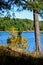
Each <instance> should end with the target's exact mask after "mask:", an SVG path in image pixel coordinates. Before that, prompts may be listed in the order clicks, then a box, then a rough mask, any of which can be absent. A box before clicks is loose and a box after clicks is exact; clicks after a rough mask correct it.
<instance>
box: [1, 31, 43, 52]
mask: <svg viewBox="0 0 43 65" xmlns="http://www.w3.org/2000/svg"><path fill="white" fill-rule="evenodd" d="M21 36H22V37H24V38H26V39H27V44H28V48H27V49H26V51H31V52H32V51H35V36H34V32H23V33H22V35H21ZM8 37H11V36H10V35H9V33H8V32H0V45H7V39H8ZM40 41H41V47H42V52H43V36H40Z"/></svg>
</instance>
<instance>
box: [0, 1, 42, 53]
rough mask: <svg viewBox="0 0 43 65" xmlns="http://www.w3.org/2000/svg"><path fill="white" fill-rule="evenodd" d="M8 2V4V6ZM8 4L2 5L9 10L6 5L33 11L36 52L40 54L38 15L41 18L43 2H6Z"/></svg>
mask: <svg viewBox="0 0 43 65" xmlns="http://www.w3.org/2000/svg"><path fill="white" fill-rule="evenodd" d="M0 2H1V1H0ZM9 2H10V4H8V3H9ZM8 3H7V4H5V3H4V4H3V5H4V6H6V5H7V6H6V8H9V7H8V5H11V4H16V5H17V6H18V7H20V6H21V7H22V9H28V10H30V11H33V16H34V31H35V42H36V51H38V52H41V45H40V33H39V22H38V14H40V15H42V16H43V14H42V13H43V0H8ZM1 6H2V2H1ZM0 9H1V7H0Z"/></svg>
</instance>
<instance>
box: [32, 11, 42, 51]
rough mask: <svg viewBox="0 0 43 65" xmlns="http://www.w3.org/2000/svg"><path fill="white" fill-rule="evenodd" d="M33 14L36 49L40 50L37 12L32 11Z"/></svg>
mask: <svg viewBox="0 0 43 65" xmlns="http://www.w3.org/2000/svg"><path fill="white" fill-rule="evenodd" d="M33 14H34V32H35V43H36V51H37V52H41V45H40V31H39V22H38V13H37V11H33Z"/></svg>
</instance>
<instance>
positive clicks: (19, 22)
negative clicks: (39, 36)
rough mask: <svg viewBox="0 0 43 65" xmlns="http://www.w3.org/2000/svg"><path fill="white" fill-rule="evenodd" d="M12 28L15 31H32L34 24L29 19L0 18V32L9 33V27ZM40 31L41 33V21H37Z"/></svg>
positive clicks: (42, 29) (42, 24) (42, 28)
mask: <svg viewBox="0 0 43 65" xmlns="http://www.w3.org/2000/svg"><path fill="white" fill-rule="evenodd" d="M12 26H13V27H14V28H15V29H16V30H17V31H18V30H21V31H33V30H34V23H33V21H32V20H30V19H18V18H17V19H10V18H6V17H5V18H0V31H9V30H10V28H11V27H12ZM39 28H40V31H43V21H39Z"/></svg>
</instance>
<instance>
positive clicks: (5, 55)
mask: <svg viewBox="0 0 43 65" xmlns="http://www.w3.org/2000/svg"><path fill="white" fill-rule="evenodd" d="M42 64H43V54H42V53H39V52H19V51H17V50H16V51H15V50H14V51H13V50H11V49H10V48H9V47H5V46H0V65H42Z"/></svg>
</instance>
